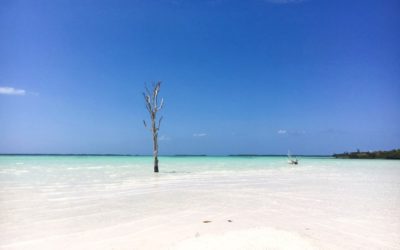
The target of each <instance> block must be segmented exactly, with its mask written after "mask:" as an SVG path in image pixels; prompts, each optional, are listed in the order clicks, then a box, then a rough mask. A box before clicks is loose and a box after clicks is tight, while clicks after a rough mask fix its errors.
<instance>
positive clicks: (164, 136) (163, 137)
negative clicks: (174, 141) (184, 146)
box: [158, 135, 171, 141]
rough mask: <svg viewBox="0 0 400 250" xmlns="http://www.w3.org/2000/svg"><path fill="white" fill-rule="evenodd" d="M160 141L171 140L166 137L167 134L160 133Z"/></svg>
mask: <svg viewBox="0 0 400 250" xmlns="http://www.w3.org/2000/svg"><path fill="white" fill-rule="evenodd" d="M158 139H159V140H160V141H169V140H171V138H170V137H168V136H166V135H162V136H160V138H158Z"/></svg>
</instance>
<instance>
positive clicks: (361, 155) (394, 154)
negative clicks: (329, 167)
mask: <svg viewBox="0 0 400 250" xmlns="http://www.w3.org/2000/svg"><path fill="white" fill-rule="evenodd" d="M333 157H335V158H342V159H398V160H400V149H394V150H390V151H373V152H360V150H357V152H351V153H348V152H345V153H343V154H334V155H333Z"/></svg>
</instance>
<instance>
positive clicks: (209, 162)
mask: <svg viewBox="0 0 400 250" xmlns="http://www.w3.org/2000/svg"><path fill="white" fill-rule="evenodd" d="M204 221H210V222H209V223H204ZM243 230H247V231H246V232H253V231H254V230H258V231H257V232H270V231H271V230H278V231H279V232H281V231H282V232H283V231H284V232H285V235H286V234H290V235H293V239H301V240H302V241H304V242H305V245H306V246H309V247H305V248H306V249H308V248H309V249H313V248H315V249H321V248H322V249H400V240H399V239H400V161H396V160H350V159H333V158H329V157H300V158H299V165H289V164H288V162H287V158H286V157H239V156H233V157H222V156H221V157H160V173H158V174H155V173H153V167H152V157H139V156H0V232H1V233H0V249H180V247H181V248H182V246H185V244H186V246H189V245H191V244H192V243H191V242H192V241H195V240H197V239H199V240H201V239H208V238H207V237H205V238H203V237H199V236H203V235H206V236H207V235H224V234H225V233H232V232H239V231H240V232H242V231H243ZM249 230H253V231H249ZM259 230H264V231H259ZM268 230H269V231H268ZM261 234H262V233H261ZM246 235H250V233H248V234H246ZM251 235H253V236H254V234H251ZM282 235H283V236H282V237H283V238H285V237H287V236H285V235H284V234H282ZM155 236H157V238H158V239H163V240H154V237H155ZM221 237H222V236H221ZM261 238H263V237H261ZM264 238H267V236H266V237H264ZM278 238H279V237H278ZM220 239H223V237H222V238H220ZM243 239H244V238H243ZM188 241H189V243H188ZM253 241H254V239H253ZM286 241H287V240H286ZM282 242H285V241H284V240H283V241H282ZM304 242H303V243H304ZM297 243H298V244H300V243H299V242H297ZM187 244H189V245H187ZM207 244H208V243H207ZM243 244H247V243H246V242H243ZM259 244H261V245H262V244H264V243H262V242H261V241H260V243H259ZM265 244H267V243H265ZM192 245H193V244H192ZM194 245H195V244H194ZM261 245H260V249H265V248H263V246H261ZM300 245H301V244H300ZM280 246H282V248H279V247H278V249H290V247H288V248H285V245H284V244H283V243H282V244H281V245H280ZM183 248H186V247H183ZM183 248H182V249H183ZM211 249H212V248H211ZM216 249H223V248H216ZM238 249H239V248H238ZM247 249H258V248H257V246H254V248H252V247H250V248H247Z"/></svg>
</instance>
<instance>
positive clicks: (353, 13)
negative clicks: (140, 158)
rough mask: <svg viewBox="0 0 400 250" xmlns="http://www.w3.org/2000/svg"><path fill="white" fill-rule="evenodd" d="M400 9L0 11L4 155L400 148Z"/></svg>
mask: <svg viewBox="0 0 400 250" xmlns="http://www.w3.org/2000/svg"><path fill="white" fill-rule="evenodd" d="M399 12H400V3H399V1H397V0H393V1H390V0H375V1H372V0H364V1H357V0H355V1H340V0H338V1H324V0H307V1H296V0H269V1H268V0H249V1H234V0H209V1H207V0H205V1H183V0H154V1H149V0H133V1H87V0H80V1H63V0H59V1H41V0H39V1H18V0H12V1H11V0H10V1H8V0H5V1H1V3H0V36H1V39H0V137H1V140H0V153H121V154H125V153H127V154H151V152H152V151H151V135H150V133H149V132H148V131H147V130H145V129H144V128H143V124H142V120H143V119H144V118H145V119H148V114H147V113H146V109H145V106H144V101H143V96H142V92H143V86H144V82H149V83H150V82H151V81H157V80H162V81H163V85H162V89H161V93H160V95H161V96H162V97H164V99H165V109H164V110H163V111H162V114H163V115H164V122H163V125H162V127H161V131H160V153H161V154H240V153H244V154H246V153H255V154H285V153H286V152H287V150H288V149H290V150H291V151H292V152H293V153H295V154H331V153H334V152H343V151H352V150H356V149H357V148H359V149H361V150H378V149H393V148H399V147H400V125H399V124H400V112H399V110H400V109H399V107H400V105H399V104H400V70H399V69H400V46H399V44H400V15H399V14H398V13H399Z"/></svg>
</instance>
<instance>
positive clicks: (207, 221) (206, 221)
mask: <svg viewBox="0 0 400 250" xmlns="http://www.w3.org/2000/svg"><path fill="white" fill-rule="evenodd" d="M210 222H211V221H210V220H205V221H203V223H210Z"/></svg>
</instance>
